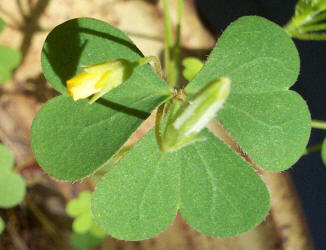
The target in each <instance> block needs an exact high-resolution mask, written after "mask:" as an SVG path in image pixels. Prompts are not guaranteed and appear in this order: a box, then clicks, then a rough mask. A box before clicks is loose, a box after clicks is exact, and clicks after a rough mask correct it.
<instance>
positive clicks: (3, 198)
mask: <svg viewBox="0 0 326 250" xmlns="http://www.w3.org/2000/svg"><path fill="white" fill-rule="evenodd" d="M13 165H14V156H13V154H12V153H11V151H10V150H9V148H8V147H6V146H5V145H3V144H0V208H11V207H14V206H16V205H18V204H19V203H20V202H21V201H22V200H23V199H24V196H25V192H26V184H25V181H24V178H23V177H22V176H21V175H19V174H17V173H15V172H13V171H12V167H13ZM4 228H5V223H4V221H3V219H2V218H1V217H0V234H1V233H2V232H3V230H4Z"/></svg>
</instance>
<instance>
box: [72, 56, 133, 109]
mask: <svg viewBox="0 0 326 250" xmlns="http://www.w3.org/2000/svg"><path fill="white" fill-rule="evenodd" d="M134 67H135V65H134V63H131V62H129V61H127V60H125V59H115V60H111V61H107V62H103V63H98V64H93V65H89V66H85V67H84V72H82V73H80V74H78V75H76V76H74V77H73V78H71V79H70V80H68V81H67V91H68V93H69V94H70V95H71V96H72V98H73V99H74V100H75V101H76V100H79V99H84V98H87V97H89V96H91V95H93V94H94V96H93V97H92V98H91V100H90V103H93V102H95V101H96V100H97V99H99V98H100V97H101V96H103V95H104V94H106V93H107V92H109V91H110V90H111V89H113V88H116V87H117V86H119V85H120V84H121V83H123V82H125V81H126V80H127V79H128V78H129V77H130V75H131V73H132V71H133V68H134Z"/></svg>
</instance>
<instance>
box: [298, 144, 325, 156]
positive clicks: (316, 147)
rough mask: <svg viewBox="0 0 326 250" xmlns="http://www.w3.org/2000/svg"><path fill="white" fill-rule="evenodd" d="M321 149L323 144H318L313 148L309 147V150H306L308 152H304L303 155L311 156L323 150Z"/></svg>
mask: <svg viewBox="0 0 326 250" xmlns="http://www.w3.org/2000/svg"><path fill="white" fill-rule="evenodd" d="M321 147H322V144H316V145H313V146H311V147H308V148H306V150H305V151H304V152H303V154H302V155H307V154H310V153H313V152H317V151H319V150H321Z"/></svg>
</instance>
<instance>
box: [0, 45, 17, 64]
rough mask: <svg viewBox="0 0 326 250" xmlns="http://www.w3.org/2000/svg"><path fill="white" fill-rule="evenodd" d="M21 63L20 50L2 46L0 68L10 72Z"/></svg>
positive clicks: (0, 48)
mask: <svg viewBox="0 0 326 250" xmlns="http://www.w3.org/2000/svg"><path fill="white" fill-rule="evenodd" d="M20 61H21V53H20V51H19V50H16V49H12V48H9V47H7V46H4V45H0V66H1V67H4V68H6V69H8V70H13V69H14V68H15V67H17V66H18V64H19V63H20Z"/></svg>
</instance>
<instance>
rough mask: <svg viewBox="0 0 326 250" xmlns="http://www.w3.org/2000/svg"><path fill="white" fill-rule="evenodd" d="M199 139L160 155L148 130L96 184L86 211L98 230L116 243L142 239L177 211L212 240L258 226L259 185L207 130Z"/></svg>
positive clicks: (265, 204)
mask: <svg viewBox="0 0 326 250" xmlns="http://www.w3.org/2000/svg"><path fill="white" fill-rule="evenodd" d="M201 135H202V136H205V137H206V138H207V140H206V141H205V142H200V143H194V144H191V145H190V146H187V147H185V148H183V149H181V150H178V151H175V152H173V153H166V154H162V153H161V152H160V151H159V150H158V147H157V145H156V141H155V137H154V133H153V132H150V133H149V134H148V135H146V136H145V137H144V138H143V139H142V140H141V141H140V142H139V143H138V144H137V145H136V146H135V147H134V149H133V150H132V151H130V152H129V153H128V154H127V155H126V156H125V158H123V159H122V160H121V161H120V162H119V163H118V164H117V166H116V168H114V169H113V170H112V171H110V172H109V173H108V174H107V175H106V176H105V177H104V178H103V179H102V181H101V182H100V183H99V184H98V185H97V187H96V190H95V192H94V193H93V197H92V211H93V214H94V216H95V218H96V219H97V222H98V224H99V226H100V227H101V228H102V229H103V230H105V231H106V232H107V233H109V234H111V235H112V236H113V237H115V238H118V239H123V240H144V239H147V238H150V237H153V236H155V235H157V234H158V233H160V232H162V231H163V230H164V229H165V228H166V227H167V226H168V225H169V224H170V223H171V222H172V220H173V219H174V217H175V216H176V214H177V210H178V209H180V210H181V213H182V215H183V216H184V218H185V219H186V220H187V222H188V223H189V224H190V225H191V226H193V227H194V228H195V229H197V230H198V231H200V232H202V233H205V234H208V235H212V236H219V237H224V236H232V235H235V234H238V233H241V232H244V231H246V230H248V229H250V228H252V227H254V226H255V225H257V224H258V223H260V222H261V221H262V220H263V219H264V218H265V216H266V215H267V212H268V209H269V194H268V190H267V188H266V186H265V185H264V183H263V181H262V180H261V179H260V177H259V176H258V174H257V173H256V172H255V171H254V170H253V169H252V168H251V167H250V166H249V165H248V163H247V162H245V161H244V160H243V159H242V158H240V156H238V155H237V154H235V153H234V152H232V150H231V149H230V148H229V147H228V146H226V145H225V144H223V143H222V142H220V141H219V140H217V139H216V138H215V136H213V135H212V134H211V133H210V132H208V131H207V130H204V131H203V132H202V133H201ZM149 152H150V153H149Z"/></svg>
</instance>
